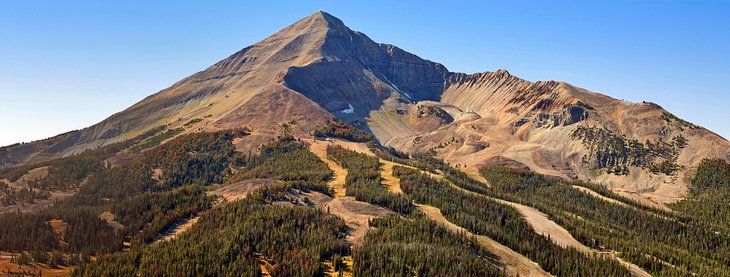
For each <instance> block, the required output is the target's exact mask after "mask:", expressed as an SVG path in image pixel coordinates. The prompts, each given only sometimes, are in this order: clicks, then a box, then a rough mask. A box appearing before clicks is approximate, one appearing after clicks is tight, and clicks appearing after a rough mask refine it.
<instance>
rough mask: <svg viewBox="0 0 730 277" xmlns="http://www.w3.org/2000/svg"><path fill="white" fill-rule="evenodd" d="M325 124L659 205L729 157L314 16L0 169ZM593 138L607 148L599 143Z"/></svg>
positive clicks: (628, 117)
mask: <svg viewBox="0 0 730 277" xmlns="http://www.w3.org/2000/svg"><path fill="white" fill-rule="evenodd" d="M331 117H337V118H339V119H342V120H344V121H346V122H349V123H353V124H356V125H360V126H366V127H367V128H368V129H369V130H370V131H371V132H373V134H375V135H376V137H377V138H378V139H379V140H380V141H381V143H383V144H385V145H390V146H394V147H396V148H398V149H400V150H403V151H411V152H416V151H436V152H437V153H438V154H439V155H440V156H441V157H443V158H445V159H447V160H448V161H449V162H452V163H455V164H460V165H462V166H466V167H478V166H482V165H486V164H490V163H494V162H495V161H497V162H500V163H504V162H505V161H508V163H509V164H512V165H519V166H520V167H523V166H524V167H529V168H530V169H532V170H535V171H537V172H540V173H544V174H549V175H555V176H560V177H564V178H580V179H584V180H592V181H596V182H601V183H604V184H606V185H607V186H609V187H612V188H614V189H617V190H624V191H633V192H641V193H642V194H643V196H646V197H649V198H652V199H654V200H656V201H660V202H662V201H672V200H674V199H676V198H677V197H679V196H681V195H682V193H683V192H684V191H686V184H684V178H683V175H684V173H685V172H687V170H690V169H691V168H692V167H694V166H696V165H697V164H698V163H699V162H700V161H701V160H702V159H703V158H706V157H719V158H725V159H728V158H730V143H728V141H726V140H725V139H723V138H721V137H719V136H717V135H715V134H714V133H712V132H710V131H708V130H706V129H704V128H701V127H698V126H694V125H692V124H690V123H688V122H685V121H683V120H681V119H679V118H676V117H674V116H672V115H671V114H670V113H668V112H666V111H665V110H664V109H662V108H661V107H659V106H658V105H656V104H652V103H629V102H624V101H619V100H616V99H613V98H610V97H608V96H605V95H601V94H597V93H592V92H589V91H587V90H584V89H580V88H576V87H573V86H571V85H569V84H567V83H562V82H555V81H545V82H543V81H540V82H534V83H533V82H530V81H526V80H523V79H520V78H518V77H515V76H513V75H511V74H510V73H509V72H507V71H506V70H498V71H496V72H484V73H476V74H464V73H452V72H449V71H448V70H447V69H446V68H445V67H444V66H443V65H441V64H438V63H435V62H431V61H428V60H424V59H421V58H419V57H418V56H416V55H413V54H411V53H408V52H406V51H403V50H401V49H399V48H398V47H395V46H393V45H387V44H378V43H376V42H374V41H372V40H371V39H370V38H368V37H367V36H366V35H365V34H363V33H360V32H356V31H353V30H350V29H349V28H348V27H347V26H345V25H344V24H343V23H342V21H340V20H339V19H337V18H335V17H333V16H331V15H329V14H327V13H324V12H316V13H314V14H312V15H310V16H308V17H306V18H304V19H302V20H300V21H298V22H296V23H294V24H292V25H290V26H288V27H286V28H284V29H282V30H281V31H279V32H277V33H275V34H274V35H272V36H270V37H268V38H266V39H264V40H262V41H260V42H258V43H256V44H254V45H252V46H249V47H246V48H244V49H242V50H240V51H238V52H237V53H235V54H233V55H231V56H229V57H227V58H225V59H223V60H221V61H220V62H218V63H216V64H214V65H212V66H211V67H209V68H207V69H206V70H203V71H201V72H198V73H195V74H193V75H191V76H190V77H187V78H185V79H183V80H181V81H179V82H177V83H175V84H173V85H172V86H170V87H169V88H166V89H164V90H162V91H160V92H158V93H156V94H153V95H151V96H149V97H147V98H145V99H143V100H142V101H140V102H138V103H137V104H135V105H133V106H131V107H129V108H128V109H126V110H124V111H122V112H119V113H117V114H114V115H112V116H111V117H109V118H107V119H105V120H104V121H102V122H100V123H98V124H95V125H93V126H91V127H88V128H85V129H82V130H79V131H75V132H71V133H67V134H64V135H60V136H57V137H54V138H51V139H48V140H43V141H37V142H33V143H27V144H22V145H15V146H10V147H5V148H0V167H2V166H12V165H17V164H26V163H34V162H39V161H43V160H48V159H52V158H57V157H63V156H67V155H71V154H74V153H78V152H80V151H83V150H85V149H90V148H95V147H98V146H103V145H108V144H110V143H114V142H120V141H124V140H127V139H130V138H132V137H134V136H137V135H140V134H142V133H144V132H145V131H147V130H151V129H154V128H160V127H161V126H167V128H178V127H185V132H194V131H201V130H203V131H206V130H207V131H210V130H217V129H226V128H235V127H250V128H252V129H253V131H254V133H255V135H254V136H252V137H259V138H262V139H258V140H251V141H250V142H248V143H263V141H265V140H266V139H264V138H269V137H272V136H275V135H276V134H278V133H279V132H280V131H281V126H287V130H288V131H290V132H292V133H293V134H295V135H297V136H306V135H307V134H308V133H309V132H310V131H312V130H313V129H315V128H316V127H317V126H318V125H320V124H322V122H324V121H325V120H327V119H328V118H331ZM190 122H194V123H192V124H190V125H189V126H188V124H187V123H190ZM580 128H594V129H601V130H604V129H605V130H607V131H608V133H610V134H612V136H613V137H611V138H610V139H607V140H604V139H602V138H599V139H595V138H592V139H585V137H583V136H578V135H576V132H579V131H577V130H584V129H580ZM678 138H681V139H679V140H680V141H677V139H678ZM606 141H610V142H612V143H613V144H611V147H603V146H605V145H607V144H605V142H606ZM647 141H648V143H647ZM241 143H247V142H241ZM638 143H641V144H642V146H641V148H640V147H638ZM669 144H671V145H672V147H671V148H669V147H668V146H667V145H669ZM597 145H599V146H602V147H603V148H600V147H598V146H597ZM680 145H681V147H680ZM241 147H243V148H247V149H255V148H256V147H252V146H247V147H244V146H241ZM637 149H638V150H637ZM647 149H648V150H647ZM631 151H647V153H649V154H648V156H650V157H652V159H653V160H652V161H636V157H639V156H640V155H638V154H637V153H629V152H631ZM632 159H633V160H632ZM673 166H676V168H674V167H673ZM619 167H620V170H619V169H617V168H619ZM617 172H620V173H617Z"/></svg>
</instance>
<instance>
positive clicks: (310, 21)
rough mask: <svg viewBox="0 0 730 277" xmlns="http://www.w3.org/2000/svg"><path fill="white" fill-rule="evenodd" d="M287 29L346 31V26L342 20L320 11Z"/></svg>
mask: <svg viewBox="0 0 730 277" xmlns="http://www.w3.org/2000/svg"><path fill="white" fill-rule="evenodd" d="M289 28H293V29H297V30H309V31H320V30H347V29H348V28H347V26H345V23H343V22H342V20H340V19H339V18H337V17H335V16H333V15H331V14H329V13H327V12H324V11H321V10H320V11H316V12H315V13H313V14H311V15H309V16H307V17H304V18H302V19H300V20H299V21H297V22H295V23H294V24H292V25H290V26H289V27H288V28H287V29H289Z"/></svg>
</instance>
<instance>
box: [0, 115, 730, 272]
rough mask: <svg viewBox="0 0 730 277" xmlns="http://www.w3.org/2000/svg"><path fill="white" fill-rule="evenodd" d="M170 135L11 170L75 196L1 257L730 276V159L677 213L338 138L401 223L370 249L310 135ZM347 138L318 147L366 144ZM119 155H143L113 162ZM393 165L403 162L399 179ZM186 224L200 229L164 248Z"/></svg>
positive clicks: (365, 183) (387, 227)
mask: <svg viewBox="0 0 730 277" xmlns="http://www.w3.org/2000/svg"><path fill="white" fill-rule="evenodd" d="M335 124H341V123H335ZM345 126H346V125H345ZM337 128H340V127H336V129H337ZM347 128H353V129H347V130H356V129H354V127H351V126H348V127H347ZM167 132H169V131H164V130H160V131H158V133H157V135H155V134H149V135H147V136H146V139H136V140H134V141H130V142H127V143H122V144H119V145H115V146H114V147H115V148H113V149H112V148H111V147H106V148H101V149H98V150H94V151H88V152H84V153H82V154H79V155H76V156H71V157H68V158H63V159H61V160H54V161H51V162H48V163H44V164H39V165H36V166H29V167H23V168H15V169H10V170H6V171H4V172H3V173H2V174H3V177H5V178H6V179H7V180H8V181H10V182H13V180H19V179H21V178H22V177H23V176H25V175H26V174H27V172H28V171H30V170H33V169H34V168H37V167H40V166H43V167H46V166H47V167H48V174H47V175H46V176H44V177H43V178H39V179H37V180H33V181H32V182H29V184H30V186H31V188H33V189H34V190H37V191H39V192H41V191H53V190H54V189H65V190H69V191H74V192H75V193H74V194H73V195H72V196H70V197H68V198H64V199H62V200H58V201H55V202H53V203H52V205H51V206H50V207H46V208H44V209H41V210H40V211H38V212H25V213H19V212H9V213H4V214H0V251H4V252H6V253H13V257H14V258H13V259H12V260H13V262H14V263H17V264H27V266H35V268H40V269H43V268H61V269H68V270H70V269H71V268H75V269H74V270H73V274H74V275H76V276H125V275H140V276H164V275H169V274H177V273H180V272H187V274H190V275H246V276H264V275H271V276H321V275H328V274H329V275H332V274H334V275H338V274H341V275H346V276H350V275H352V274H354V275H356V276H373V275H394V274H395V275H404V276H449V275H459V276H503V275H509V273H508V271H507V270H506V269H507V268H508V267H509V266H513V265H508V264H505V263H506V262H507V261H505V260H503V256H499V255H496V254H494V253H493V250H494V249H492V248H491V246H489V245H486V244H484V243H483V241H480V240H478V239H477V238H476V237H474V236H484V237H487V238H490V239H492V240H494V241H496V242H497V243H499V244H501V245H504V246H505V247H507V248H509V249H511V250H513V251H515V252H516V253H518V254H519V255H523V256H524V257H526V258H527V259H529V260H531V261H534V262H535V263H537V265H539V267H540V268H541V269H542V270H544V271H546V272H549V273H551V274H553V275H555V276H629V275H632V274H635V272H636V270H635V269H633V270H632V269H631V268H629V267H627V264H626V262H623V261H627V262H629V263H631V264H633V265H636V266H638V267H640V268H641V269H643V271H645V272H648V273H650V274H652V275H657V276H682V275H698V276H726V275H729V274H730V260H729V259H728V257H730V236H728V231H729V230H730V226H729V225H728V224H727V222H729V221H728V214H730V209H729V208H728V206H727V205H726V201H725V199H727V196H728V195H730V185H728V184H730V165H728V164H727V163H726V162H724V161H722V160H705V161H703V162H702V164H701V165H700V167H699V168H698V169H697V172H696V174H695V175H694V176H693V178H692V184H693V186H692V189H691V195H690V196H689V197H688V198H687V199H686V200H683V201H680V202H678V203H676V204H673V205H672V206H671V207H672V208H673V209H674V211H666V210H660V209H656V208H651V207H646V206H643V205H641V204H639V203H638V202H635V201H633V200H630V199H628V198H624V197H621V196H619V195H616V194H614V193H612V192H611V191H609V190H607V189H606V188H604V187H602V186H600V185H595V184H590V183H584V182H575V181H566V180H563V179H560V178H556V177H548V176H543V175H540V174H537V173H534V172H531V171H528V170H525V169H521V168H510V167H502V166H486V167H483V168H481V170H480V173H481V175H482V176H483V177H484V180H486V181H487V183H485V182H480V181H477V180H475V179H474V178H473V176H470V175H467V174H465V173H464V172H462V171H460V170H459V169H458V168H456V167H453V166H451V165H449V164H447V163H445V162H444V161H443V160H440V159H437V158H435V157H434V156H433V154H432V153H420V154H415V155H408V154H405V153H401V152H398V151H396V150H395V149H392V148H384V147H382V146H380V145H379V144H378V143H377V142H374V141H370V142H369V143H368V144H367V145H366V144H364V143H362V142H360V144H359V145H361V146H362V147H361V149H366V150H368V151H365V152H357V151H354V150H350V149H347V148H345V147H343V146H342V145H339V144H336V143H332V142H330V145H328V146H327V147H326V158H327V159H329V160H331V161H333V162H335V163H336V164H338V165H340V166H341V167H342V168H344V169H345V170H346V174H347V175H346V177H345V179H344V187H345V190H346V192H345V194H346V197H348V198H351V199H353V200H350V201H356V202H358V203H365V204H367V203H370V204H373V205H377V206H380V207H383V208H386V209H388V210H390V211H392V212H393V215H390V216H385V217H380V216H373V217H371V219H370V220H368V221H367V226H366V228H367V230H369V231H368V232H367V233H366V234H365V237H364V239H363V240H362V242H361V243H356V244H353V243H352V242H350V241H348V240H347V239H346V237H347V236H348V235H350V234H351V232H353V229H351V227H350V225H348V224H349V223H347V220H348V219H347V218H342V217H340V216H338V215H335V214H334V213H333V214H330V208H329V206H327V208H324V207H325V206H326V203H328V202H329V201H334V200H336V199H337V198H334V197H335V196H334V194H333V190H332V187H330V182H331V180H333V178H334V174H333V171H332V170H331V169H330V168H329V167H328V166H327V163H325V162H323V161H322V160H320V157H318V156H317V155H315V154H314V153H312V152H311V151H310V149H309V147H310V146H309V145H308V144H307V143H305V142H303V140H302V139H299V138H295V137H293V136H291V135H288V134H284V135H281V136H279V137H278V138H277V139H275V140H273V141H271V142H269V143H267V144H265V145H264V146H262V147H261V148H260V149H259V151H258V152H257V153H255V154H252V155H244V154H242V153H240V152H238V151H236V148H235V146H234V143H233V141H234V140H235V139H236V138H241V137H245V136H247V135H248V132H247V131H246V130H229V131H218V132H199V133H191V134H186V135H181V136H178V137H175V138H172V139H168V140H166V141H164V142H157V143H158V144H159V143H161V144H159V145H157V146H145V147H144V148H141V147H139V145H145V144H146V141H148V140H149V139H154V137H156V136H159V135H162V136H166V134H167ZM338 132H340V133H336V132H329V131H326V132H323V133H321V134H320V135H322V136H329V137H340V138H342V137H348V138H350V139H353V140H356V141H358V140H360V139H356V138H354V137H350V136H347V135H346V136H343V135H341V131H338ZM358 137H359V136H358ZM154 140H156V139H154ZM351 143H355V142H351ZM115 155H125V156H128V157H131V158H130V159H127V160H126V161H124V162H116V164H114V165H112V164H111V163H110V162H109V161H110V157H112V156H115ZM384 161H389V162H392V163H394V164H395V166H393V167H392V168H393V169H392V172H386V171H384V167H383V163H384ZM384 174H392V176H394V177H395V178H397V180H398V181H399V182H400V190H401V191H402V193H396V192H393V191H392V190H389V189H388V188H387V187H386V186H385V185H384V177H383V175H384ZM257 179H269V180H274V181H271V182H268V183H265V185H263V186H261V187H258V188H256V189H254V190H250V191H246V193H245V194H244V195H243V197H240V198H236V199H241V200H237V201H232V202H229V201H227V200H226V199H227V198H226V196H224V195H223V196H221V194H215V193H211V192H212V191H214V190H218V189H221V188H227V187H229V186H231V187H233V186H235V185H236V184H239V183H241V182H244V183H245V182H248V181H249V180H257ZM6 187H9V186H8V185H3V187H2V188H6ZM586 191H590V192H592V194H591V193H587V192H586ZM305 196H306V197H305ZM6 197H7V196H6ZM310 197H311V198H310ZM315 198H316V199H315ZM14 201H18V200H14ZM504 201H510V202H512V203H522V204H524V205H528V206H530V207H534V208H535V209H538V210H539V211H541V212H543V213H545V214H546V215H547V216H548V218H549V220H551V221H553V222H555V223H557V224H558V225H559V226H561V227H562V228H565V229H566V230H567V231H568V232H570V234H571V235H572V236H573V237H574V238H575V239H576V240H577V241H579V242H580V243H581V244H583V245H585V246H586V247H588V248H589V249H591V251H594V252H592V253H587V252H585V250H581V249H576V248H573V247H570V246H565V245H559V244H557V243H556V242H555V240H553V239H551V238H550V236H549V235H543V234H541V233H539V232H537V231H536V230H535V229H534V228H533V226H532V225H531V224H532V223H529V222H528V220H527V219H526V218H525V217H524V216H525V215H524V214H522V212H521V211H518V210H517V209H516V208H514V207H513V206H511V205H507V204H505V202H504ZM417 205H428V206H431V207H435V208H437V209H439V210H440V212H441V213H442V214H443V216H444V217H445V219H446V220H447V221H448V223H449V224H453V225H455V226H458V227H460V228H464V230H466V231H468V232H470V233H471V234H473V235H467V234H464V233H460V232H454V231H453V230H452V229H449V228H447V227H446V226H444V225H442V224H443V223H436V222H435V221H432V219H431V218H429V217H428V216H427V215H426V214H423V212H422V211H421V210H420V209H417ZM350 212H354V214H358V213H365V212H366V211H365V210H363V211H356V210H355V211H350ZM338 214H339V213H338ZM365 214H366V213H365ZM363 215H364V214H363ZM193 218H194V219H195V220H194V221H191V219H193ZM187 222H192V223H191V224H192V226H191V227H189V229H184V230H183V231H182V232H181V233H179V234H178V235H176V237H175V238H174V239H164V240H163V239H162V238H163V237H164V236H166V235H165V234H167V233H168V232H170V230H172V229H175V228H178V226H180V225H181V224H183V223H187ZM616 257H620V258H621V259H622V260H618V259H616ZM0 270H2V268H0ZM8 271H9V272H16V271H12V270H10V269H8ZM29 272H33V271H32V270H31V271H29Z"/></svg>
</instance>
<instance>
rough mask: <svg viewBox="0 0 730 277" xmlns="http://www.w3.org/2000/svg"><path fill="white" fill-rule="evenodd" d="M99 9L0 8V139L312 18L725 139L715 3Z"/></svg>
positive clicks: (143, 91)
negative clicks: (645, 110)
mask: <svg viewBox="0 0 730 277" xmlns="http://www.w3.org/2000/svg"><path fill="white" fill-rule="evenodd" d="M111 2H112V1H68V2H65V1H64V2H63V3H61V1H26V0H18V1H16V0H4V1H0V118H2V119H3V123H2V124H0V145H5V144H10V143H13V142H19V141H29V140H33V139H40V138H45V137H48V136H52V135H55V134H57V133H61V132H64V131H68V130H72V129H78V128H82V127H86V126H89V125H91V124H94V123H96V122H98V121H100V120H102V119H104V118H105V117H107V116H109V115H111V114H112V113H114V112H117V111H121V110H122V109H124V108H126V107H128V106H130V105H131V104H133V103H135V102H137V101H139V100H140V99H142V98H144V97H145V96H147V95H149V94H152V93H154V92H157V91H158V90H160V89H163V88H165V87H167V86H169V85H171V84H172V83H174V82H175V81H177V80H179V79H181V78H183V77H185V76H188V75H190V74H192V73H194V72H197V71H199V70H202V69H204V68H206V67H208V66H209V65H211V64H213V63H215V62H216V61H218V60H220V59H223V58H225V57H226V56H228V55H229V54H232V53H233V52H235V51H237V50H239V49H241V48H244V47H246V46H248V45H250V44H253V43H255V42H257V41H259V40H261V39H263V38H265V37H267V36H268V35H270V34H272V33H274V32H276V31H277V30H279V29H281V28H283V27H285V26H287V25H289V24H291V23H293V22H294V21H296V20H298V19H300V18H302V17H304V16H307V15H309V14H311V13H313V12H315V11H317V10H324V11H327V12H329V13H331V14H333V15H335V16H337V17H339V18H340V19H342V20H343V21H344V22H345V24H347V25H348V26H349V27H350V28H352V29H354V30H358V31H362V32H364V33H366V34H368V35H369V36H370V37H371V38H372V39H374V40H375V41H377V42H383V43H391V44H395V45H398V46H400V47H401V48H403V49H405V50H407V51H410V52H412V53H415V54H417V55H419V56H421V57H423V58H426V59H430V60H433V61H438V62H440V63H443V64H444V65H446V67H448V68H449V69H450V70H452V71H461V72H468V73H473V72H479V71H493V70H496V69H499V68H505V69H507V70H509V71H510V72H511V73H512V74H514V75H517V76H520V77H522V78H525V79H528V80H531V81H537V80H560V81H567V82H569V83H572V84H574V85H577V86H580V87H583V88H587V89H589V90H592V91H596V92H601V93H605V94H608V95H611V96H613V97H615V98H619V99H626V100H630V101H635V102H639V101H644V100H646V101H652V102H656V103H658V104H660V105H662V106H663V107H665V108H667V109H668V110H670V111H672V112H673V113H675V114H677V115H678V116H680V117H682V118H685V119H687V120H689V121H691V122H694V123H697V124H699V125H702V126H705V127H707V128H709V129H711V130H713V131H715V132H717V133H719V134H720V135H722V136H724V137H726V138H730V123H728V121H729V120H730V107H729V106H730V91H728V89H727V87H728V86H727V83H728V82H727V81H729V80H730V2H727V1H712V2H698V1H686V2H683V1H667V2H663V1H637V2H633V1H618V2H615V1H612V2H595V1H568V2H548V1H531V2H516V1H499V2H496V1H495V2H486V1H470V2H466V1H464V2H456V1H357V2H356V1H261V3H260V4H255V3H249V1H231V2H223V1H169V2H163V1H117V2H116V3H111ZM151 2H154V3H151ZM209 2H215V4H212V5H211V4H207V3H209ZM586 2H590V3H586Z"/></svg>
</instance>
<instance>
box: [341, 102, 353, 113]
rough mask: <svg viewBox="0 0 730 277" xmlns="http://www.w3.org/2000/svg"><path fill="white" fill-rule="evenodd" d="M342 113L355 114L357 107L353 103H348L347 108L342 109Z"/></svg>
mask: <svg viewBox="0 0 730 277" xmlns="http://www.w3.org/2000/svg"><path fill="white" fill-rule="evenodd" d="M340 112H341V113H346V114H354V113H355V107H353V106H352V104H347V109H344V110H341V111H340Z"/></svg>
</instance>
